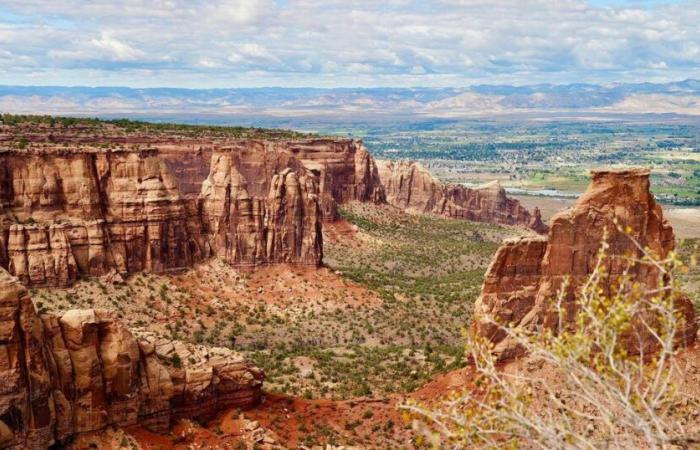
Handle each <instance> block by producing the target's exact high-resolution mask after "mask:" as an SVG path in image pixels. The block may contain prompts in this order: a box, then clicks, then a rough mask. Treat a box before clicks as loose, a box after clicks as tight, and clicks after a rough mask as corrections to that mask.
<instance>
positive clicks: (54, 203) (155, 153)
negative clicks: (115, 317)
mask: <svg viewBox="0 0 700 450" xmlns="http://www.w3.org/2000/svg"><path fill="white" fill-rule="evenodd" d="M205 160H207V161H206V162H205ZM209 161H211V163H210V162H209ZM0 167H1V169H0V218H1V222H0V266H2V267H5V268H7V269H8V271H9V272H10V273H12V274H13V275H16V276H17V277H18V278H20V280H21V281H22V282H23V283H25V284H26V285H30V286H66V285H69V284H71V283H72V282H74V281H75V280H76V279H77V277H79V276H80V275H90V276H100V275H104V274H106V273H109V272H111V271H116V272H118V273H121V274H126V273H131V272H136V271H151V272H164V271H169V270H177V269H182V268H185V267H189V266H191V265H192V264H193V263H194V262H196V261H198V260H201V259H202V258H205V257H208V256H210V255H221V256H223V257H225V258H226V259H227V260H228V261H230V262H231V263H232V264H235V265H244V266H251V265H258V264H267V263H281V262H284V263H297V264H319V263H320V261H321V256H322V243H321V230H320V227H321V225H320V218H321V212H320V206H319V199H318V198H319V193H318V187H317V183H316V179H315V178H316V177H315V176H314V175H313V173H312V172H310V171H308V170H306V169H305V168H304V167H303V165H302V164H301V163H300V162H299V161H298V160H297V159H296V158H294V157H293V156H292V155H291V152H288V151H282V150H280V149H278V148H276V145H272V144H270V143H265V142H246V145H245V146H243V145H240V146H233V147H227V148H224V149H216V150H214V149H208V150H198V151H194V150H193V151H192V152H190V151H186V152H184V151H176V150H172V149H171V150H163V151H159V150H119V151H111V150H99V149H65V150H63V149H42V150H31V151H25V152H22V151H6V152H3V153H0ZM205 173H206V174H207V175H204V174H205ZM199 177H203V178H201V179H199V180H198V178H199Z"/></svg>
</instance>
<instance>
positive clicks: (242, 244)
mask: <svg viewBox="0 0 700 450" xmlns="http://www.w3.org/2000/svg"><path fill="white" fill-rule="evenodd" d="M259 146H260V147H259V148H256V146H255V145H253V146H251V145H250V143H248V145H247V146H246V147H244V148H236V147H233V148H227V149H223V150H221V151H215V152H214V154H213V156H212V160H211V168H210V172H209V176H208V177H207V179H206V180H205V181H204V183H203V184H202V191H201V194H200V196H199V202H200V212H201V215H202V223H203V225H204V227H203V229H204V233H205V234H206V235H207V236H208V237H209V241H210V245H211V247H212V248H213V249H215V250H214V251H215V253H216V254H218V255H220V256H222V257H224V258H225V259H226V260H228V261H229V262H231V263H232V264H235V265H239V266H256V265H259V264H265V263H297V264H307V265H317V264H319V263H320V261H321V258H322V256H323V254H322V230H321V226H322V225H321V220H322V214H321V209H320V202H319V193H318V187H317V184H316V181H315V180H316V178H315V176H314V174H313V173H312V172H311V171H309V170H308V169H306V168H305V167H304V166H303V165H302V164H301V163H300V162H299V161H298V160H297V159H296V158H294V157H293V156H291V155H290V154H288V153H286V152H282V151H279V150H278V149H276V148H275V146H274V145H272V146H268V145H266V144H265V143H259Z"/></svg>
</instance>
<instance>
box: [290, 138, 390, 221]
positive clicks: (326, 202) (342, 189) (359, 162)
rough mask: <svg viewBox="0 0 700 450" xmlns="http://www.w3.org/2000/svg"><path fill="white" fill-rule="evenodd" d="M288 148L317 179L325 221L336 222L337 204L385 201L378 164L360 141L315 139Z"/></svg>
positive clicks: (294, 143)
mask: <svg viewBox="0 0 700 450" xmlns="http://www.w3.org/2000/svg"><path fill="white" fill-rule="evenodd" d="M288 148H289V151H290V152H291V153H292V154H293V155H294V156H296V157H297V158H298V159H299V160H300V161H301V162H302V163H303V164H304V166H306V167H307V168H308V169H310V170H311V171H312V172H313V173H314V174H316V175H317V176H318V178H319V184H320V195H321V209H322V211H323V218H324V220H326V221H332V220H335V219H336V218H337V205H341V204H344V203H347V202H350V201H360V202H371V203H384V202H385V201H386V196H385V193H384V187H383V186H382V183H381V180H380V178H379V171H378V169H377V164H376V163H375V161H374V158H373V157H372V155H370V153H369V152H368V151H367V149H366V148H365V146H364V145H363V144H362V141H359V140H354V139H338V140H330V139H315V140H307V141H298V142H291V143H289V144H288Z"/></svg>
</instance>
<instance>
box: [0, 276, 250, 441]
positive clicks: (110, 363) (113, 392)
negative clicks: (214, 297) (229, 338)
mask: <svg viewBox="0 0 700 450" xmlns="http://www.w3.org/2000/svg"><path fill="white" fill-rule="evenodd" d="M0 325H1V326H0V331H1V336H0V346H2V350H3V351H2V355H1V356H0V363H1V364H0V382H1V383H0V384H1V386H2V387H0V447H3V448H16V449H24V448H32V449H40V448H48V447H49V446H50V445H52V444H54V443H61V442H65V441H66V440H67V439H69V438H71V437H74V436H76V435H78V434H81V433H88V432H93V431H97V430H102V429H104V428H105V427H106V426H108V425H116V426H122V425H132V424H135V423H139V424H141V425H143V426H145V427H147V428H149V429H151V430H153V431H159V432H164V431H166V430H168V428H169V426H170V424H171V421H172V420H173V419H176V418H181V417H186V418H198V417H199V418H202V419H208V418H211V417H212V415H213V414H215V413H216V412H217V411H219V410H221V409H222V408H225V407H250V406H252V405H254V404H255V403H257V401H258V400H259V397H260V388H261V385H262V379H263V374H262V372H261V371H260V370H259V369H257V368H256V367H253V366H251V365H250V364H249V363H248V362H246V361H245V360H244V359H243V358H242V357H241V356H240V355H239V354H237V353H234V352H232V351H230V350H228V349H221V348H213V349H208V348H203V347H197V346H186V345H185V344H183V343H180V342H172V341H168V340H165V339H161V338H158V337H155V336H153V335H149V334H144V335H142V336H140V337H138V338H137V337H134V335H133V334H132V333H131V332H130V331H129V330H128V329H126V328H125V327H124V325H123V324H121V323H120V322H119V321H117V320H115V318H114V317H113V316H112V315H111V313H109V312H107V311H99V310H98V311H95V310H72V311H68V312H66V313H65V314H63V315H62V316H60V317H56V316H51V315H45V316H43V317H39V316H38V315H37V313H36V311H35V309H34V305H33V304H32V302H31V300H30V299H29V297H28V295H27V292H26V290H25V288H24V287H23V286H22V285H21V284H20V283H19V282H18V281H17V280H16V279H15V278H13V277H11V276H10V275H9V274H8V273H7V272H5V271H4V270H2V269H0Z"/></svg>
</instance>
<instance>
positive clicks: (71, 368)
mask: <svg viewBox="0 0 700 450" xmlns="http://www.w3.org/2000/svg"><path fill="white" fill-rule="evenodd" d="M3 119H4V120H3V122H4V123H3V125H2V126H1V127H2V128H1V129H0V145H1V146H2V149H1V150H0V162H1V163H2V164H1V165H0V199H1V204H0V205H1V207H2V210H0V211H1V212H2V223H1V226H0V231H1V232H0V266H2V280H1V281H2V296H1V298H2V302H3V309H2V310H3V317H2V321H3V322H2V323H3V324H4V325H3V330H5V331H4V332H3V333H4V334H3V336H4V337H3V341H2V345H3V349H4V352H3V356H2V379H3V380H4V383H3V385H4V389H3V392H2V394H1V395H0V399H1V400H0V405H1V406H2V411H3V412H2V414H1V415H0V420H1V421H2V422H0V443H1V444H2V446H4V447H11V448H47V447H50V446H53V445H61V446H69V447H72V448H103V447H109V446H111V447H115V448H117V447H120V446H121V447H122V448H123V447H127V448H145V449H151V448H153V449H158V448H209V447H217V448H283V447H293V448H296V447H308V448H314V447H319V446H320V447H324V448H325V447H326V446H328V445H330V446H343V447H357V448H413V447H416V446H422V445H426V444H421V442H425V441H422V440H421V438H420V434H419V433H417V432H416V429H415V420H414V418H413V417H411V416H410V415H408V414H407V413H406V411H404V410H402V405H407V404H412V403H411V402H418V403H421V404H439V403H440V402H441V401H442V399H443V398H445V397H449V396H450V395H452V393H454V392H459V391H460V390H464V389H467V390H469V389H476V386H477V385H475V384H474V383H475V380H476V379H477V378H478V377H477V372H476V370H475V369H474V367H473V366H472V364H473V363H470V361H469V358H468V357H467V356H468V355H465V352H464V334H463V333H468V334H471V333H473V334H474V335H477V336H483V337H484V338H486V339H488V340H491V341H492V342H494V344H497V345H496V347H494V348H495V350H494V352H495V353H494V354H495V355H497V357H498V359H499V360H500V361H503V362H502V363H500V364H501V365H502V369H500V370H503V371H505V372H507V371H509V370H515V371H521V370H524V371H526V372H534V373H535V374H538V373H539V372H541V376H542V377H543V379H546V377H552V376H554V375H553V373H554V372H553V371H552V370H547V367H546V366H545V367H544V368H543V366H542V365H541V364H537V363H536V362H535V364H534V365H533V361H532V357H531V356H527V354H526V353H524V352H523V351H522V349H520V347H519V345H518V344H517V342H515V341H514V340H513V339H512V338H508V339H504V337H506V336H505V335H504V334H503V331H499V328H498V326H496V327H494V323H493V322H490V320H489V319H487V318H489V317H492V316H494V317H496V319H497V320H496V322H495V323H509V324H511V325H513V326H517V327H521V328H523V329H533V330H534V329H541V328H542V327H545V328H546V327H549V326H551V325H548V323H550V322H551V320H552V318H551V314H552V312H551V309H550V308H551V302H552V301H553V300H552V299H553V298H554V297H556V294H557V291H558V290H560V288H561V286H564V285H567V286H570V289H571V290H570V291H569V294H566V295H565V297H566V298H568V300H566V301H568V302H570V303H571V302H573V301H574V298H575V296H576V294H575V292H576V291H575V290H574V289H573V288H574V287H576V286H580V285H581V284H582V283H584V282H585V280H586V278H587V277H588V276H590V275H591V274H592V273H593V271H594V268H595V263H594V262H595V258H596V255H597V252H598V251H599V248H600V246H601V242H603V241H604V236H605V239H607V242H609V244H610V249H611V250H610V252H611V254H612V255H620V256H622V255H629V254H631V253H630V252H632V253H635V252H639V251H640V250H639V249H641V248H649V249H651V251H653V252H654V254H656V255H657V256H659V257H661V258H664V257H665V255H669V254H670V252H672V251H673V249H674V247H677V246H678V245H679V247H677V248H679V249H680V252H679V253H680V254H681V255H682V256H683V257H684V258H686V259H687V260H688V261H690V260H691V259H693V258H696V257H697V240H693V239H689V240H683V241H682V242H680V243H679V244H677V243H676V238H675V236H674V232H673V227H672V225H673V222H671V223H669V222H668V221H667V220H666V219H665V211H663V208H662V207H661V206H660V205H658V204H657V203H656V202H655V201H654V198H653V196H652V195H651V194H650V192H649V188H650V182H649V174H650V173H649V171H648V170H643V169H616V170H601V171H596V172H593V174H592V180H591V184H590V186H589V187H588V190H587V191H586V193H585V194H584V195H583V196H582V197H581V198H579V199H578V200H577V201H576V202H575V203H574V204H573V206H572V207H570V208H568V209H566V210H564V211H562V212H559V213H557V214H554V215H552V217H551V219H550V220H549V221H548V223H547V222H545V221H543V220H542V215H541V213H540V210H539V209H538V208H537V207H536V206H535V207H532V208H526V207H525V206H523V204H521V203H520V202H519V201H518V200H515V199H513V198H511V197H510V196H509V195H507V194H506V191H505V189H504V188H503V187H502V186H501V185H500V184H499V183H498V182H491V183H486V184H484V185H482V186H479V187H475V188H469V187H464V186H462V185H459V184H445V183H443V182H441V181H439V179H438V178H436V177H435V176H434V175H432V174H431V173H430V172H429V171H428V170H426V169H425V168H424V167H423V166H422V165H421V164H419V163H416V162H410V161H405V160H400V161H384V160H380V161H376V160H375V159H374V158H373V157H372V155H371V154H370V153H369V152H368V151H367V150H366V149H365V147H364V146H363V144H362V142H361V141H359V140H353V139H347V138H332V137H321V136H314V135H305V134H302V133H297V132H288V131H283V130H270V129H245V128H227V127H198V126H178V125H152V124H147V123H142V122H129V121H126V122H125V121H98V120H93V119H89V120H88V119H70V120H69V119H61V118H53V117H48V116H44V117H38V116H3ZM618 220H619V221H624V225H623V226H624V227H629V232H630V233H631V236H632V237H633V238H634V239H633V240H628V239H627V237H626V236H625V232H623V231H621V230H619V229H618V230H617V231H616V227H618V225H617V224H618V222H617V221H618ZM618 228H619V227H618ZM504 239H506V240H505V243H503V244H502V243H501V242H502V241H503V240H504ZM633 242H639V243H641V244H640V245H641V247H639V248H637V247H635V246H634V245H633ZM610 264H612V265H611V266H610V270H611V273H622V272H621V271H622V270H623V264H621V263H610ZM625 273H627V274H628V276H631V277H632V278H633V279H634V280H635V281H636V282H638V283H642V284H643V285H647V286H650V287H651V286H653V285H654V283H655V282H656V278H657V277H658V275H659V273H658V272H655V271H654V270H649V269H648V268H645V267H644V266H643V265H641V264H636V265H633V266H631V267H628V268H627V269H625ZM699 278H700V272H699V271H698V268H697V267H695V266H693V265H692V264H691V265H690V266H689V270H687V271H686V272H685V273H684V275H683V279H682V282H683V286H684V287H683V289H684V290H685V291H686V292H687V293H688V295H690V296H686V297H683V298H682V299H681V300H677V301H676V306H675V308H677V309H678V311H679V312H680V313H681V314H682V318H683V325H682V329H679V331H678V336H679V337H682V340H683V342H684V344H683V346H684V347H685V346H686V345H688V346H689V347H688V348H687V349H685V350H682V351H681V353H680V357H681V358H683V359H684V360H686V361H687V364H686V365H685V366H684V369H683V374H684V379H683V383H681V384H680V385H679V389H681V391H682V392H684V398H685V399H686V403H685V407H687V406H688V403H687V402H688V401H690V402H691V403H690V404H691V405H693V406H691V408H696V407H697V404H696V403H695V402H696V399H697V398H698V396H697V389H696V387H695V386H696V384H697V379H698V378H700V369H698V366H697V365H696V364H700V361H699V360H698V358H700V354H698V353H697V351H696V350H695V346H694V341H695V336H696V334H697V324H696V319H695V307H694V304H697V302H698V297H697V294H698V286H699V285H698V280H699ZM564 279H567V280H569V279H570V280H571V282H572V283H573V284H566V283H565V284H562V283H564ZM567 283H568V281H567ZM571 304H574V303H571ZM548 305H550V306H548ZM473 317H477V319H473ZM478 318H481V319H478ZM479 320H481V321H479ZM567 320H572V319H567ZM470 322H471V323H472V325H471V326H470V329H469V330H466V327H468V324H469V323H470ZM644 339H645V342H646V344H644V345H645V346H647V347H649V348H653V342H650V338H648V337H647V338H644ZM630 345H631V344H630ZM538 371H539V372H538ZM684 430H687V432H688V433H689V435H694V433H695V432H696V431H700V418H699V416H698V415H697V414H690V415H688V416H687V422H686V423H685V424H684ZM193 446H194V447H193Z"/></svg>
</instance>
